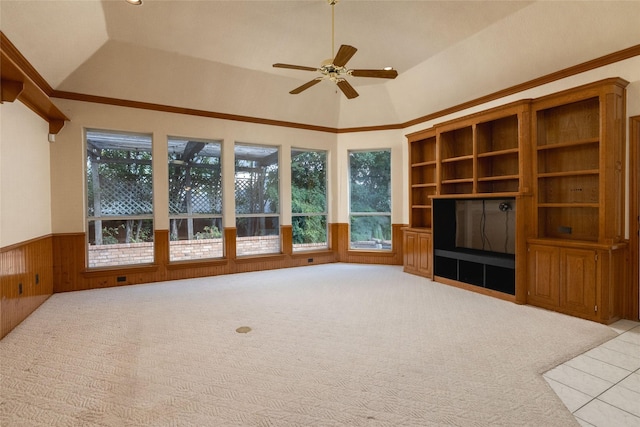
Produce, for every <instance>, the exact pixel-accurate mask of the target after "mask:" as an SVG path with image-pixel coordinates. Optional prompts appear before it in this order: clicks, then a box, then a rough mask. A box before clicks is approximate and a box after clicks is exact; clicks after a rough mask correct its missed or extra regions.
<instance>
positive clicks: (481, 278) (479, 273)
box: [433, 198, 516, 295]
mask: <svg viewBox="0 0 640 427" xmlns="http://www.w3.org/2000/svg"><path fill="white" fill-rule="evenodd" d="M515 209H516V201H515V199H514V198H500V199H496V198H486V199H450V198H443V199H437V198H436V199H434V200H433V249H434V275H435V276H439V277H442V278H446V279H450V280H455V281H458V282H464V283H469V284H472V285H475V286H480V287H483V288H487V289H491V290H494V291H499V292H503V293H506V294H510V295H515Z"/></svg>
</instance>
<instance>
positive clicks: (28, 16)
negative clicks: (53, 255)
mask: <svg viewBox="0 0 640 427" xmlns="http://www.w3.org/2000/svg"><path fill="white" fill-rule="evenodd" d="M0 18H1V28H2V31H3V32H4V34H5V35H6V36H7V37H8V38H9V39H10V40H11V41H12V42H13V43H14V44H15V45H16V47H17V48H18V49H19V50H20V51H21V52H22V54H23V55H24V56H25V57H26V58H27V59H28V60H29V61H30V62H31V64H32V65H33V66H34V67H35V68H36V69H37V70H38V72H40V74H41V75H42V76H43V77H44V78H45V79H46V80H47V81H48V82H49V84H50V85H51V86H52V87H53V88H54V89H58V90H64V91H70V92H79V93H85V94H91V95H100V96H110V97H115V98H123V99H129V100H135V101H144V102H156V103H162V104H167V105H173V106H181V107H189V108H196V109H204V110H208V111H216V112H223V113H231V114H240V115H248V116H256V117H262V118H268V119H277V120H288V121H294V122H302V123H310V124H318V125H328V126H337V125H339V124H341V123H343V122H345V119H344V117H345V116H347V117H348V116H349V115H350V114H354V118H353V120H351V121H350V120H349V119H347V120H346V122H349V123H347V124H349V125H351V124H356V123H357V124H360V125H371V124H386V123H388V122H397V121H398V120H410V119H413V118H415V117H417V116H421V115H426V114H429V113H430V112H432V111H428V110H425V108H426V109H431V108H439V105H440V104H442V106H441V108H446V107H448V106H451V105H455V104H456V103H459V102H464V101H466V100H469V99H473V98H475V97H477V96H481V95H484V94H487V93H491V92H492V91H495V90H499V89H502V88H504V87H507V86H509V85H512V84H517V83H521V82H523V81H526V80H529V79H532V78H535V77H539V76H541V75H544V74H547V73H550V72H553V71H557V70H559V69H562V68H566V67H568V66H571V65H575V64H577V63H580V62H583V61H586V60H590V59H593V58H595V57H598V56H601V55H604V54H607V53H611V52H614V51H616V50H620V49H623V48H625V47H629V46H632V45H634V44H637V43H640V25H638V22H640V2H638V1H636V0H632V1H622V2H617V1H589V2H564V1H562V2H561V1H544V2H530V1H527V2H524V1H481V0H479V1H417V0H414V1H397V0H394V1H363V0H341V1H340V2H339V3H338V4H337V5H336V6H335V47H334V48H335V50H337V48H338V46H339V45H340V44H350V45H352V46H355V47H357V48H358V52H357V53H356V55H355V56H354V57H353V58H352V59H351V60H350V61H349V64H348V66H349V68H382V67H385V66H393V67H394V68H395V69H397V70H398V72H399V76H398V78H397V79H396V80H395V81H387V80H384V79H368V78H355V77H352V78H350V82H351V83H352V84H353V85H354V86H355V87H356V88H357V89H358V91H359V92H360V93H361V96H360V97H359V98H356V99H355V100H350V101H345V100H344V99H343V97H342V96H341V95H340V94H339V93H338V94H336V91H335V88H334V87H331V86H329V85H331V83H330V82H323V84H320V85H316V86H314V87H313V88H311V89H309V90H308V91H306V92H303V93H302V94H300V95H289V94H288V91H289V90H291V89H293V88H295V87H297V86H299V85H300V84H301V83H304V82H305V81H308V80H311V79H312V78H314V77H316V74H315V73H313V72H308V71H297V70H284V69H275V68H273V67H272V64H273V63H276V62H282V63H290V64H298V65H304V66H311V67H317V66H319V65H320V62H321V61H323V60H325V59H327V58H329V57H331V54H332V52H331V51H332V46H331V23H332V21H331V6H329V5H328V3H327V0H300V1H266V0H254V1H240V0H233V1H231V0H230V1H211V0H201V1H195V0H144V3H143V5H142V6H132V5H129V4H128V3H126V2H125V1H124V0H103V1H99V0H69V1H63V0H2V1H1V2H0ZM479 52H481V54H480V53H479ZM460 55H465V56H466V58H465V57H460ZM505 69H507V70H513V71H511V72H510V74H506V73H505ZM514 74H515V75H514ZM380 83H382V84H380ZM443 88H444V89H447V92H446V99H445V98H443V97H442V91H441V89H443ZM418 90H419V92H418V93H422V94H424V93H432V94H438V95H439V97H438V100H437V102H436V101H433V102H431V104H429V103H424V102H418V105H417V107H418V108H419V110H415V111H414V110H411V111H409V110H407V109H406V108H405V107H403V106H401V105H400V104H401V101H399V99H413V98H414V97H415V96H416V91H418ZM458 92H460V93H458ZM434 102H435V103H434ZM372 103H373V107H372ZM347 109H348V110H352V111H345V110H347ZM356 110H357V112H356ZM302 111H303V112H302ZM410 115H413V117H412V116H410ZM368 121H373V122H372V123H369V122H368ZM351 122H353V123H351Z"/></svg>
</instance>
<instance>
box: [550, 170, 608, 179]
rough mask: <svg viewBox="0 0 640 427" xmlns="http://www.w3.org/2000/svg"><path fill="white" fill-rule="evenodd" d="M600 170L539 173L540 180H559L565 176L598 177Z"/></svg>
mask: <svg viewBox="0 0 640 427" xmlns="http://www.w3.org/2000/svg"><path fill="white" fill-rule="evenodd" d="M599 173H600V170H599V169H587V170H578V171H563V172H546V173H539V174H538V178H559V177H565V176H582V175H598V174H599Z"/></svg>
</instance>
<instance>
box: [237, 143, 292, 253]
mask: <svg viewBox="0 0 640 427" xmlns="http://www.w3.org/2000/svg"><path fill="white" fill-rule="evenodd" d="M278 163H279V151H278V148H277V147H264V146H253V145H245V144H236V146H235V181H236V182H235V196H236V232H237V240H236V254H237V255H238V256H243V255H258V254H268V253H280V252H281V245H280V215H279V212H280V198H279V197H280V194H279V192H280V182H279V169H278Z"/></svg>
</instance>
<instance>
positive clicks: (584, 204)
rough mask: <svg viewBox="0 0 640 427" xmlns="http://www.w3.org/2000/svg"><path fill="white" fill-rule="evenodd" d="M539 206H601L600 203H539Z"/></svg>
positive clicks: (596, 207)
mask: <svg viewBox="0 0 640 427" xmlns="http://www.w3.org/2000/svg"><path fill="white" fill-rule="evenodd" d="M538 207H539V208H595V209H598V208H599V207H600V204H599V203H538Z"/></svg>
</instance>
